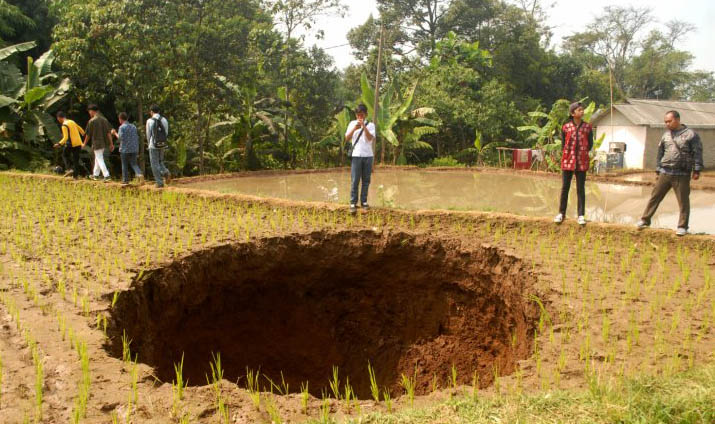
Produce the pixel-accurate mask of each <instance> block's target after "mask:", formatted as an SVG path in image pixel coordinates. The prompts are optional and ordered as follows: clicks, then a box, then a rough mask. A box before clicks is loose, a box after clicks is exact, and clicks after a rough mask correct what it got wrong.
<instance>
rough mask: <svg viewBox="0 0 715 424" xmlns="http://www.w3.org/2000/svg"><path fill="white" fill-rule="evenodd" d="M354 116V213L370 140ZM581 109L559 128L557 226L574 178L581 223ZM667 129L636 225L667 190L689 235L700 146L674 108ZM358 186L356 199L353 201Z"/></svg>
mask: <svg viewBox="0 0 715 424" xmlns="http://www.w3.org/2000/svg"><path fill="white" fill-rule="evenodd" d="M355 115H356V119H355V120H353V121H351V122H350V123H349V124H348V127H347V131H346V132H345V141H346V142H350V143H351V148H350V149H349V150H348V152H349V155H350V156H351V160H352V161H351V168H350V175H351V189H350V213H352V214H355V213H357V208H358V206H359V207H361V208H363V209H368V208H369V206H368V203H367V193H368V188H369V187H370V175H371V173H372V165H373V157H374V153H373V152H374V150H373V146H374V141H375V124H374V123H372V122H368V121H366V116H367V107H365V105H363V104H360V105H358V107H357V109H356V110H355ZM583 115H584V107H583V105H582V104H581V103H579V102H575V103H572V104H571V105H570V106H569V118H568V121H567V122H566V123H565V124H564V125H563V126H562V127H561V131H562V134H563V146H562V156H561V174H562V185H561V197H560V201H559V213H558V215H556V217H555V218H554V222H555V223H557V224H561V223H562V222H563V221H564V218H565V216H566V207H567V205H568V197H569V190H570V188H571V181H572V180H573V177H574V176H575V177H576V193H577V199H578V204H577V213H578V218H577V222H578V224H579V225H586V172H587V171H588V169H589V167H590V152H591V149H592V148H593V138H594V137H593V135H594V134H593V127H592V126H591V124H589V123H588V122H585V121H584V120H583ZM664 122H665V126H666V131H665V132H664V133H663V136H662V137H661V140H660V143H659V144H658V156H657V158H656V171H655V172H656V174H657V175H658V178H657V180H656V183H655V186H654V187H653V192H652V193H651V198H650V200H649V201H648V204H647V206H646V208H645V211H643V215H642V217H641V219H640V221H638V224H637V227H638V229H644V228H646V227H648V226H650V222H651V218H652V217H653V215H654V214H655V212H656V210H657V209H658V206H659V205H660V202H661V201H662V200H663V199H664V198H665V195H666V194H668V191H670V189H671V188H672V189H673V191H674V192H675V196H676V198H677V200H678V205H679V207H680V217H679V220H678V227H677V229H676V234H677V235H678V236H684V235H686V234H687V233H688V224H689V219H690V179H691V178H692V179H693V180H697V179H698V178H700V171H702V169H703V145H702V143H701V141H700V137H699V136H698V134H697V133H696V132H695V131H693V130H692V129H690V128H688V127H687V126H686V125H683V124H682V123H681V122H680V113H678V112H677V111H675V110H671V111H668V112H666V114H665V119H664ZM358 188H360V197H359V203H358Z"/></svg>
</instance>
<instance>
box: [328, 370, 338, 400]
mask: <svg viewBox="0 0 715 424" xmlns="http://www.w3.org/2000/svg"><path fill="white" fill-rule="evenodd" d="M329 383H330V390H331V391H332V392H333V396H334V397H335V399H336V400H340V377H339V376H338V367H337V366H333V377H332V378H331V379H330V381H329Z"/></svg>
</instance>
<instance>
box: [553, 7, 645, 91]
mask: <svg viewBox="0 0 715 424" xmlns="http://www.w3.org/2000/svg"><path fill="white" fill-rule="evenodd" d="M654 19H655V18H654V17H653V13H652V10H651V9H650V8H648V7H640V8H637V7H633V6H629V7H625V6H606V7H605V8H604V12H603V13H602V14H601V15H599V16H597V17H596V18H595V19H594V20H593V22H592V23H590V24H589V25H588V26H587V27H586V31H585V32H581V33H576V34H574V35H573V36H571V37H569V40H567V43H571V44H576V45H579V44H580V45H583V46H585V47H586V48H588V49H590V50H591V51H592V52H593V53H595V54H596V55H598V56H599V57H601V58H602V59H603V60H604V61H605V64H606V68H608V67H610V68H611V70H612V71H613V78H614V80H615V83H616V84H617V85H618V87H619V88H620V89H621V90H622V91H626V90H625V89H626V81H625V79H626V67H627V65H628V63H629V62H630V60H631V58H632V57H633V56H634V55H635V54H636V52H637V51H638V48H639V46H640V41H641V40H640V37H641V34H642V32H643V30H644V29H645V28H646V27H647V26H648V25H650V24H651V23H652V22H653V21H654Z"/></svg>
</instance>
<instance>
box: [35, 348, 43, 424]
mask: <svg viewBox="0 0 715 424" xmlns="http://www.w3.org/2000/svg"><path fill="white" fill-rule="evenodd" d="M32 360H33V362H34V363H35V422H36V423H38V422H41V421H42V400H43V395H42V388H43V387H44V385H45V375H44V373H43V370H42V358H40V353H39V352H38V350H37V347H35V349H34V350H33V352H32Z"/></svg>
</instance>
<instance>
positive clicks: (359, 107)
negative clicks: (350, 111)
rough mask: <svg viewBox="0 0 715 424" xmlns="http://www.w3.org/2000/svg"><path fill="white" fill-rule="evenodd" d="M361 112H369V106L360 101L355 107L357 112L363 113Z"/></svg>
mask: <svg viewBox="0 0 715 424" xmlns="http://www.w3.org/2000/svg"><path fill="white" fill-rule="evenodd" d="M361 112H362V113H367V106H365V105H364V104H362V103H360V104H359V105H357V107H356V108H355V113H361Z"/></svg>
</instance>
